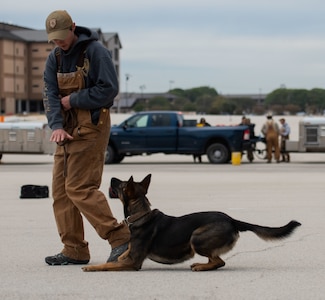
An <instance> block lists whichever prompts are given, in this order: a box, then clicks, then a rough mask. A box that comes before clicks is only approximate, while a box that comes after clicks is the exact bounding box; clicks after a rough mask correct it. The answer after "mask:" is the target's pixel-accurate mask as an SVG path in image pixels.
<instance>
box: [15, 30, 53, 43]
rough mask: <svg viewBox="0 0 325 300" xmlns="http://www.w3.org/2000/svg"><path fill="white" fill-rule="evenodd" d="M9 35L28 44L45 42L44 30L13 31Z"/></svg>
mask: <svg viewBox="0 0 325 300" xmlns="http://www.w3.org/2000/svg"><path fill="white" fill-rule="evenodd" d="M11 33H12V34H15V35H17V36H18V37H20V38H21V39H22V40H25V41H28V42H47V33H46V30H14V31H11Z"/></svg>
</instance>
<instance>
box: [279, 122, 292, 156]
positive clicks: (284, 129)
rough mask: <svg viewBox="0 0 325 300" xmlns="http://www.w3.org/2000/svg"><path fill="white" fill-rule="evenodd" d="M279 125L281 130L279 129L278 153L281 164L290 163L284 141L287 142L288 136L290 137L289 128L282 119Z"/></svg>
mask: <svg viewBox="0 0 325 300" xmlns="http://www.w3.org/2000/svg"><path fill="white" fill-rule="evenodd" d="M280 123H281V125H282V126H281V129H280V137H281V147H280V152H281V156H282V160H281V161H283V162H290V154H289V152H287V151H286V140H289V135H290V126H289V124H288V123H287V122H286V120H285V119H284V118H281V119H280Z"/></svg>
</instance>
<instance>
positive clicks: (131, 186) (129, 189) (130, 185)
mask: <svg viewBox="0 0 325 300" xmlns="http://www.w3.org/2000/svg"><path fill="white" fill-rule="evenodd" d="M126 190H127V194H128V195H129V196H131V195H133V194H134V181H133V176H131V177H130V178H129V180H128V182H127V184H126Z"/></svg>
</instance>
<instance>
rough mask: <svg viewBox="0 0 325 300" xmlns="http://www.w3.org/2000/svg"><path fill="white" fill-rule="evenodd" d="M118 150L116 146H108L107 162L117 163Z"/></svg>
mask: <svg viewBox="0 0 325 300" xmlns="http://www.w3.org/2000/svg"><path fill="white" fill-rule="evenodd" d="M116 156H117V155H116V152H115V150H114V148H113V147H112V146H110V145H108V146H107V149H106V152H105V164H106V165H108V164H113V163H116V161H115V160H116Z"/></svg>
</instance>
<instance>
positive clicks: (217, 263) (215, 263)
mask: <svg viewBox="0 0 325 300" xmlns="http://www.w3.org/2000/svg"><path fill="white" fill-rule="evenodd" d="M225 264H226V263H225V262H224V261H223V260H222V259H221V258H220V257H219V256H217V257H215V258H209V262H208V263H206V264H202V263H195V264H192V265H191V270H192V271H210V270H215V269H219V268H221V267H223V266H224V265H225Z"/></svg>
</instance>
